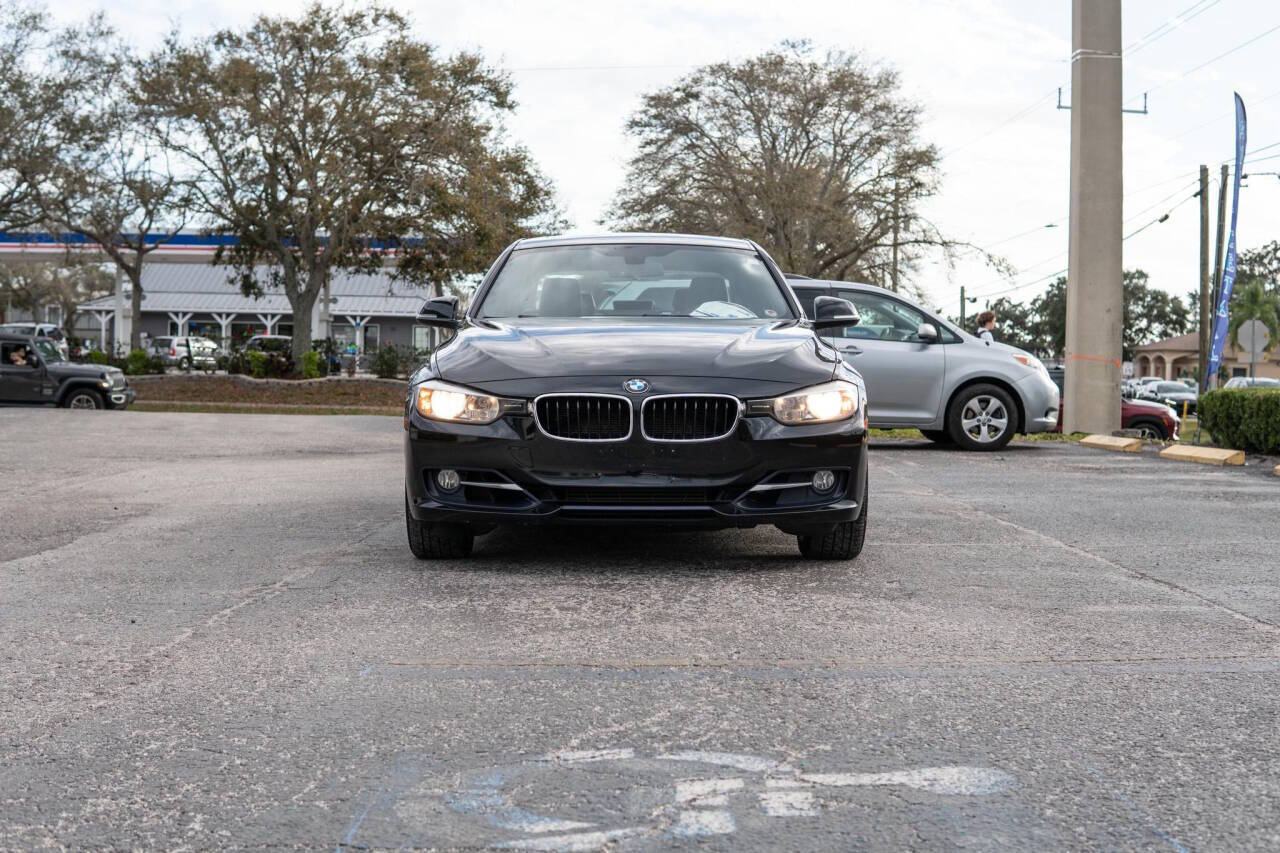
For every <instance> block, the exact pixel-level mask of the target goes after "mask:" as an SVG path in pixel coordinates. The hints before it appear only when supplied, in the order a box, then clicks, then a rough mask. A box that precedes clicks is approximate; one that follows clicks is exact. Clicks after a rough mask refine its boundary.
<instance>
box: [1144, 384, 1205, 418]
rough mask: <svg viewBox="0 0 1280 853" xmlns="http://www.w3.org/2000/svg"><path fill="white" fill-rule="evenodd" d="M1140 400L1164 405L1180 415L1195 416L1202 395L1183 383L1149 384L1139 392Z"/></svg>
mask: <svg viewBox="0 0 1280 853" xmlns="http://www.w3.org/2000/svg"><path fill="white" fill-rule="evenodd" d="M1138 399H1139V400H1154V401H1156V402H1160V403H1164V404H1165V405H1166V406H1168V407H1169V408H1171V409H1173V410H1174V411H1176V412H1178V413H1179V414H1181V413H1182V412H1183V411H1185V412H1186V413H1187V414H1189V415H1194V414H1195V412H1196V401H1197V400H1198V399H1200V395H1199V394H1197V393H1196V391H1195V389H1194V388H1188V387H1187V386H1186V385H1184V384H1183V383H1181V382H1168V381H1165V382H1148V383H1147V384H1146V385H1143V386H1142V388H1140V389H1139V390H1138Z"/></svg>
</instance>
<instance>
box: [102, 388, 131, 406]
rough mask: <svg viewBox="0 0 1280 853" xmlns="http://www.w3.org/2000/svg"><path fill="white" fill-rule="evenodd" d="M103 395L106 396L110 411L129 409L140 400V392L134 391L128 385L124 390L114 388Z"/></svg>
mask: <svg viewBox="0 0 1280 853" xmlns="http://www.w3.org/2000/svg"><path fill="white" fill-rule="evenodd" d="M103 393H104V395H105V396H106V401H107V408H108V409H124V408H127V407H128V406H130V405H132V404H133V401H134V400H136V399H137V398H138V392H137V391H134V390H133V386H131V385H126V386H124V387H123V388H113V389H111V390H110V391H105V392H103Z"/></svg>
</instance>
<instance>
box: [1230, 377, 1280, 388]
mask: <svg viewBox="0 0 1280 853" xmlns="http://www.w3.org/2000/svg"><path fill="white" fill-rule="evenodd" d="M1222 387H1223V388H1280V379H1268V378H1267V377H1265V376H1232V377H1231V378H1230V379H1228V380H1227V384H1226V385H1223V386H1222Z"/></svg>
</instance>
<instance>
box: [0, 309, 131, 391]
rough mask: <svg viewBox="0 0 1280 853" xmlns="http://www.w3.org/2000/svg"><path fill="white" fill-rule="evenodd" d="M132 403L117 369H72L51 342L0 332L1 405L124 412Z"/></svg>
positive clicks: (79, 366) (77, 366)
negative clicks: (117, 410)
mask: <svg viewBox="0 0 1280 853" xmlns="http://www.w3.org/2000/svg"><path fill="white" fill-rule="evenodd" d="M133 399H134V390H133V388H131V387H130V386H129V383H128V381H127V380H126V379H125V378H124V373H123V372H122V371H121V370H120V369H119V368H117V367H107V366H106V365H100V364H73V363H71V362H70V361H67V360H66V359H65V358H63V356H62V352H61V351H60V350H59V349H58V346H57V344H56V342H55V341H54V340H53V339H52V338H45V337H36V336H34V335H20V334H17V333H13V332H5V331H3V330H2V329H0V403H5V404H16V405H24V404H25V405H37V406H40V405H43V406H63V407H65V408H68V409H123V408H125V407H126V406H128V405H129V404H130V403H132V402H133Z"/></svg>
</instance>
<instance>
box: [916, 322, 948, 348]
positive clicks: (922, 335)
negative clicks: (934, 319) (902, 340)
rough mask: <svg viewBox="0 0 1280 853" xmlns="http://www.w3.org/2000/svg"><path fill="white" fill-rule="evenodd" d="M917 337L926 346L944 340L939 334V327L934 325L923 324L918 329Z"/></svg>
mask: <svg viewBox="0 0 1280 853" xmlns="http://www.w3.org/2000/svg"><path fill="white" fill-rule="evenodd" d="M916 337H918V338H919V339H920V340H922V341H924V342H925V343H926V344H936V343H937V342H938V341H940V340H942V335H940V334H938V327H937V326H935V325H933V324H932V323H921V324H920V325H919V326H918V327H917V328H916Z"/></svg>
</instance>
